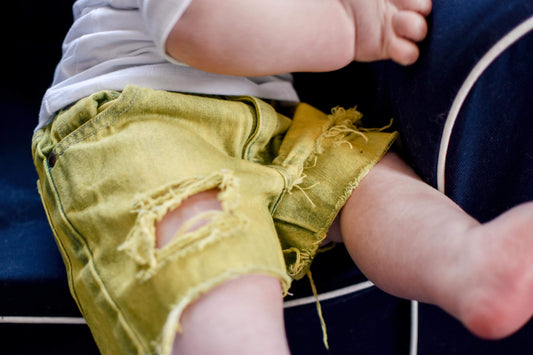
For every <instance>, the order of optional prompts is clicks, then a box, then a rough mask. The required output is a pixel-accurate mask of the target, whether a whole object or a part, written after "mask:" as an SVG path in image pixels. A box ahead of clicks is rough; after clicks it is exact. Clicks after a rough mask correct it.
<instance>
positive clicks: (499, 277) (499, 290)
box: [458, 203, 533, 339]
mask: <svg viewBox="0 0 533 355" xmlns="http://www.w3.org/2000/svg"><path fill="white" fill-rule="evenodd" d="M471 237H472V239H471V240H472V244H470V246H473V249H470V251H473V254H472V253H466V254H467V255H469V257H470V259H471V260H472V261H473V263H472V264H469V265H470V266H473V267H472V268H470V267H465V268H463V271H464V272H463V276H465V275H469V276H468V277H466V279H467V280H466V281H467V282H466V284H465V285H463V286H464V288H463V290H465V292H463V293H462V294H461V295H460V296H459V297H460V302H459V303H460V304H461V307H460V311H459V314H458V318H459V319H461V320H462V321H463V323H464V324H465V326H466V327H467V328H469V329H470V330H471V331H472V332H473V333H475V334H477V335H479V336H481V337H485V338H491V339H496V338H502V337H505V336H507V335H510V334H512V333H514V332H515V331H517V330H518V329H519V328H521V327H522V326H523V325H524V324H525V323H526V322H527V321H528V320H529V319H530V318H531V316H532V314H533V203H527V204H524V205H521V206H518V207H515V208H514V209H512V210H510V211H509V212H507V213H505V214H503V215H502V216H500V217H498V218H496V219H495V220H494V221H492V222H489V223H487V224H484V225H481V226H479V227H478V228H477V230H476V232H475V233H474V235H472V236H471ZM465 251H466V250H465ZM467 265H468V264H467ZM467 269H470V271H473V273H469V272H468V271H467ZM466 290H467V291H466Z"/></svg>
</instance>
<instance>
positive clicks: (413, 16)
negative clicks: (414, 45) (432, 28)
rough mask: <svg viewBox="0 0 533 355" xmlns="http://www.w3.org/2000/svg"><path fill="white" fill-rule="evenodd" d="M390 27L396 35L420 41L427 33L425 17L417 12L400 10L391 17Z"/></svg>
mask: <svg viewBox="0 0 533 355" xmlns="http://www.w3.org/2000/svg"><path fill="white" fill-rule="evenodd" d="M392 27H393V30H394V32H395V33H396V35H397V36H398V37H402V38H405V39H407V40H411V41H414V42H420V41H422V40H423V39H424V38H426V35H427V33H428V26H427V22H426V19H425V18H424V17H423V16H421V15H420V14H418V13H415V12H409V11H400V12H398V13H397V14H395V15H394V17H393V18H392Z"/></svg>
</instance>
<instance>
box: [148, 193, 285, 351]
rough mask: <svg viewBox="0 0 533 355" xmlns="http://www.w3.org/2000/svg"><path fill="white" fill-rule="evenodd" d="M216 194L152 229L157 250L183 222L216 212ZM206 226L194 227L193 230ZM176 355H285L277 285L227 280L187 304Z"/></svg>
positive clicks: (191, 201)
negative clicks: (154, 230) (212, 211)
mask: <svg viewBox="0 0 533 355" xmlns="http://www.w3.org/2000/svg"><path fill="white" fill-rule="evenodd" d="M218 192H219V191H218V190H210V191H206V192H202V193H199V194H197V195H194V196H191V197H189V198H188V199H186V200H185V201H183V203H182V204H181V205H180V207H178V208H177V209H175V210H173V211H170V212H169V213H168V214H167V215H166V216H165V217H164V218H163V219H162V220H161V221H160V222H159V223H158V224H157V225H156V241H157V247H158V248H162V247H164V246H165V245H166V244H168V243H169V242H171V241H172V239H173V238H174V237H175V233H176V231H177V230H179V229H180V228H181V227H182V226H183V225H184V223H186V222H187V221H188V220H190V219H191V218H194V217H195V216H197V215H198V214H201V213H203V212H205V211H210V210H219V209H221V205H220V202H219V200H218V199H217V194H218ZM203 223H207V222H205V221H203V222H201V223H198V224H193V225H192V226H190V229H195V228H198V227H200V226H201V224H203ZM180 322H181V326H182V330H183V331H182V332H181V333H179V334H177V335H176V338H175V341H174V348H173V353H174V354H180V355H182V354H193V355H202V354H206V355H207V354H228V355H229V354H231V355H235V354H265V355H266V354H280V355H282V354H288V353H289V350H288V345H287V340H286V336H285V326H284V320H283V296H282V290H281V284H280V281H279V280H278V279H276V278H274V277H271V276H265V275H247V276H241V277H239V278H236V279H234V280H230V281H226V282H224V283H223V284H221V285H219V286H218V287H215V288H213V289H212V290H210V291H209V292H208V293H206V294H205V295H203V296H202V297H200V298H199V299H198V300H197V301H196V302H194V303H193V304H191V305H190V306H189V307H188V308H187V309H186V310H185V312H184V313H183V316H182V317H181V320H180Z"/></svg>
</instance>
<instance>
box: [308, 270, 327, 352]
mask: <svg viewBox="0 0 533 355" xmlns="http://www.w3.org/2000/svg"><path fill="white" fill-rule="evenodd" d="M307 277H308V278H309V283H310V284H311V290H312V291H313V295H314V296H315V299H316V310H317V312H318V318H319V319H320V327H321V328H322V341H323V342H324V346H325V347H326V349H328V350H329V343H328V330H327V328H326V321H325V320H324V316H323V315H322V306H321V305H320V300H319V299H318V292H317V291H316V286H315V282H314V281H313V276H312V275H311V271H310V270H308V271H307Z"/></svg>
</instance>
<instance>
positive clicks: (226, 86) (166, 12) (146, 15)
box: [38, 0, 298, 128]
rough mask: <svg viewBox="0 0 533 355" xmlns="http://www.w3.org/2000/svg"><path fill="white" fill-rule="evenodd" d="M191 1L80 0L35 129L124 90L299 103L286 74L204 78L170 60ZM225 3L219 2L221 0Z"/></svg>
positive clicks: (195, 70)
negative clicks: (173, 37) (78, 105)
mask: <svg viewBox="0 0 533 355" xmlns="http://www.w3.org/2000/svg"><path fill="white" fill-rule="evenodd" d="M191 1H192V0H78V1H76V2H75V3H74V7H73V12H74V23H73V25H72V27H71V29H70V31H69V32H68V34H67V36H66V38H65V41H64V43H63V57H62V59H61V61H60V62H59V64H58V66H57V68H56V71H55V75H54V80H53V83H52V86H51V87H50V88H49V89H48V90H47V92H46V93H45V95H44V98H43V101H42V105H41V111H40V114H39V125H38V128H40V127H42V126H43V125H45V124H46V123H47V122H48V120H49V119H50V117H51V116H52V115H53V114H54V113H55V112H57V111H58V110H60V109H62V108H64V107H65V106H67V105H69V104H72V103H74V102H76V101H78V100H79V99H81V98H83V97H86V96H89V95H91V94H93V93H95V92H98V91H101V90H118V91H120V90H122V89H124V87H125V86H126V85H128V84H134V85H138V86H143V87H149V88H153V89H160V90H168V91H177V92H186V93H198V94H214V95H252V96H256V97H260V98H264V99H273V100H279V101H288V102H297V101H298V96H297V94H296V92H295V90H294V88H293V86H292V77H291V75H290V74H285V75H276V76H266V77H237V76H227V75H219V74H212V73H207V72H203V71H200V70H197V69H194V68H191V67H189V66H187V65H185V64H183V63H179V62H178V61H176V60H175V59H173V58H171V57H169V56H168V55H167V54H166V52H165V48H164V46H165V42H166V38H167V36H168V34H169V32H170V30H171V29H172V27H173V26H174V24H175V23H176V22H177V21H178V20H179V18H180V17H181V15H182V14H183V13H184V11H185V9H186V8H187V6H188V5H189V4H190V2H191ZM221 1H223V0H221Z"/></svg>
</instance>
